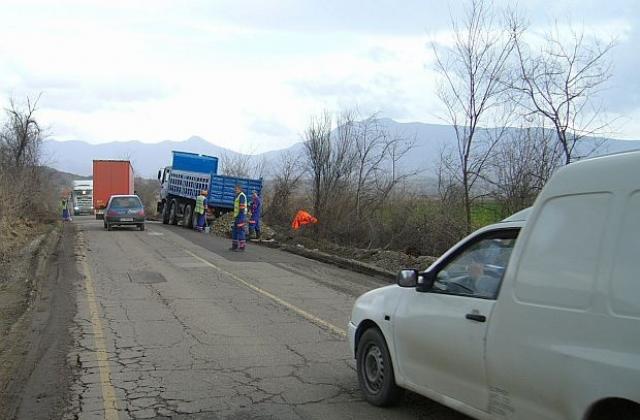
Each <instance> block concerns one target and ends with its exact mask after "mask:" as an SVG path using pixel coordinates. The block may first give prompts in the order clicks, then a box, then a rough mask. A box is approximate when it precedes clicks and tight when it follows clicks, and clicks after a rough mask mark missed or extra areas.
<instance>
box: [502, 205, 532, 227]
mask: <svg viewBox="0 0 640 420" xmlns="http://www.w3.org/2000/svg"><path fill="white" fill-rule="evenodd" d="M530 213H531V207H527V208H526V209H524V210H520V211H519V212H516V213H513V214H512V215H511V216H509V217H507V218H506V219H503V220H501V221H500V223H505V222H526V221H527V219H528V218H529V214H530Z"/></svg>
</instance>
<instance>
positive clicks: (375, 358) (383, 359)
mask: <svg viewBox="0 0 640 420" xmlns="http://www.w3.org/2000/svg"><path fill="white" fill-rule="evenodd" d="M356 360H357V368H358V382H359V383H360V389H361V390H362V392H363V393H364V397H365V399H366V400H367V401H368V402H369V403H371V404H373V405H376V406H380V407H383V406H388V405H392V404H394V403H396V402H398V400H399V399H400V398H401V397H402V394H403V389H402V388H400V387H398V386H397V385H396V380H395V377H394V376H393V366H392V364H391V356H390V355H389V349H388V348H387V343H386V342H385V340H384V337H383V336H382V333H381V332H380V330H378V329H377V328H369V329H368V330H366V331H365V332H364V334H362V337H361V338H360V341H359V342H358V350H357V352H356Z"/></svg>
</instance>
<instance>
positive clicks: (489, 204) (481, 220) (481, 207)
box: [471, 201, 502, 228]
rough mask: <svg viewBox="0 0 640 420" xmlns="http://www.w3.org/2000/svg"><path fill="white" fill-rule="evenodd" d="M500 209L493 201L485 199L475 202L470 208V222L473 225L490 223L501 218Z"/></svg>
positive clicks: (477, 226) (478, 226) (478, 225)
mask: <svg viewBox="0 0 640 420" xmlns="http://www.w3.org/2000/svg"><path fill="white" fill-rule="evenodd" d="M501 213H502V209H501V207H500V204H499V203H496V202H493V201H485V202H483V203H476V204H474V205H473V207H472V208H471V223H472V224H473V226H474V227H476V228H480V227H482V226H486V225H490V224H492V223H496V222H499V221H500V220H502V215H501Z"/></svg>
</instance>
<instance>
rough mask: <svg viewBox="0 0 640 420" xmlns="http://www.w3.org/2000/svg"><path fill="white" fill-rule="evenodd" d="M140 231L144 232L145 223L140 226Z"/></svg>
mask: <svg viewBox="0 0 640 420" xmlns="http://www.w3.org/2000/svg"><path fill="white" fill-rule="evenodd" d="M138 229H140V230H141V231H142V230H144V223H143V224H141V225H138Z"/></svg>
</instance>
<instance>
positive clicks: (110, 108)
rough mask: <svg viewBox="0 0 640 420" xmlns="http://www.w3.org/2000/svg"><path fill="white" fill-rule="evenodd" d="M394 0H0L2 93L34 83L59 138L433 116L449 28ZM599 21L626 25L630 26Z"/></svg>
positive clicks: (211, 133) (266, 135) (243, 133)
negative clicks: (308, 1) (438, 64)
mask: <svg viewBox="0 0 640 420" xmlns="http://www.w3.org/2000/svg"><path fill="white" fill-rule="evenodd" d="M258 3H259V4H258ZM391 3H394V2H389V4H386V3H385V2H382V3H380V5H379V6H380V8H379V10H378V9H376V10H361V9H362V6H361V4H360V3H359V2H353V3H351V2H334V3H331V4H332V5H333V6H331V7H333V9H331V8H330V7H329V6H326V7H327V8H324V6H323V7H320V6H308V5H307V6H304V5H302V4H299V3H297V2H293V3H292V2H290V1H285V0H282V1H278V2H275V3H269V5H266V4H264V3H262V2H256V5H255V8H253V9H252V8H251V7H250V6H247V5H246V4H245V5H240V4H236V3H235V2H213V3H212V2H205V1H202V2H200V1H195V2H193V3H189V6H184V5H182V4H176V3H173V2H169V1H163V2H157V1H153V2H142V1H138V2H127V3H123V5H118V6H114V5H113V3H109V4H106V3H102V2H94V3H92V2H86V1H76V2H72V3H71V2H66V3H64V4H63V5H59V4H58V3H57V2H56V3H55V4H54V3H52V2H47V1H27V2H23V1H20V2H17V1H12V2H3V4H2V5H0V39H4V40H8V39H12V40H17V41H16V42H13V43H9V42H4V43H2V44H0V56H1V57H3V59H2V60H0V80H3V85H2V86H1V87H0V102H4V103H6V101H7V98H8V97H9V96H11V95H13V96H15V97H23V96H24V95H27V94H31V95H34V94H37V93H39V92H43V93H44V94H43V97H42V101H41V111H40V117H41V118H42V119H43V120H44V123H45V124H47V125H49V126H50V127H51V132H52V135H53V136H54V137H58V138H67V139H70V138H79V139H83V140H89V141H92V142H103V141H111V140H129V139H138V140H142V141H146V142H154V141H160V140H164V139H184V138H187V137H189V136H191V135H200V136H202V137H204V138H206V139H209V140H211V141H213V142H215V143H217V144H219V145H222V146H226V147H230V148H232V149H235V150H239V151H256V152H259V151H265V150H269V149H273V148H279V147H285V146H287V145H289V144H292V143H293V142H295V141H298V140H299V139H300V134H301V133H302V132H303V130H304V128H305V126H306V124H307V123H308V121H309V118H310V116H311V115H313V114H316V113H319V112H321V111H322V110H323V109H328V110H330V111H338V110H339V108H353V107H358V108H359V109H360V111H361V112H364V113H366V112H376V111H380V112H381V113H382V115H383V116H388V117H392V118H395V119H398V120H400V121H412V120H418V121H427V122H438V120H437V118H436V114H437V113H438V111H439V108H440V105H439V103H438V101H437V99H436V97H435V90H436V89H435V88H436V77H435V75H434V73H433V71H432V70H431V68H432V52H431V50H430V48H429V47H428V42H429V41H430V40H435V41H437V42H440V43H446V42H450V41H451V32H450V31H448V30H447V29H446V28H447V27H448V24H449V17H448V16H446V13H447V10H446V8H444V10H441V9H443V7H441V6H438V8H439V9H437V10H439V12H438V13H439V15H438V14H436V15H431V14H429V11H430V10H436V9H433V5H429V4H426V5H425V4H423V3H424V2H415V3H405V4H403V7H399V6H398V7H395V8H392V7H391V6H390V4H391ZM394 4H395V3H394ZM385 7H387V9H385ZM390 10H394V13H396V14H397V15H395V14H393V13H390V12H389V11H390ZM244 12H246V13H244ZM358 12H359V13H360V14H357V13H358ZM287 13H289V14H287ZM336 13H338V14H339V16H338V15H336ZM434 13H435V12H434ZM420 14H424V16H425V17H424V19H422V18H421V17H420V16H419V15H420ZM354 16H358V17H359V18H358V19H355V18H354ZM332 17H333V19H332ZM383 17H384V18H386V19H385V20H384V23H382V18H383ZM26 18H28V21H29V24H28V25H25V24H24V22H25V20H26ZM374 18H375V19H374ZM378 18H379V19H378ZM376 19H378V20H376ZM422 21H424V22H425V24H424V25H422V24H420V22H422ZM376 22H378V23H376ZM438 22H439V23H438ZM625 22H626V24H627V26H624V25H625ZM597 27H598V28H600V29H599V30H600V31H601V32H603V33H609V32H611V31H613V30H614V29H615V28H623V30H622V32H618V33H620V34H621V38H622V39H625V38H624V37H625V36H626V34H627V33H628V31H630V30H631V29H635V28H634V27H633V23H630V22H627V21H626V20H624V19H622V20H615V19H608V20H607V19H605V20H603V21H601V22H600V24H599V26H597ZM590 28H591V27H590ZM625 28H626V29H625ZM633 130H637V128H633ZM635 132H640V131H635Z"/></svg>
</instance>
